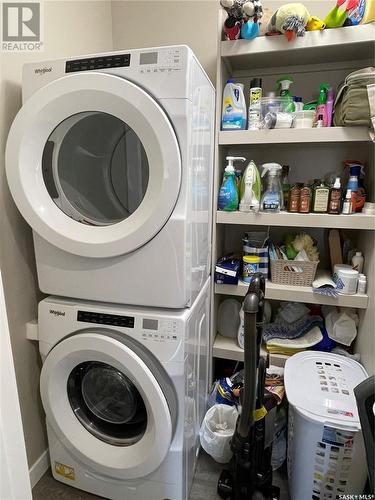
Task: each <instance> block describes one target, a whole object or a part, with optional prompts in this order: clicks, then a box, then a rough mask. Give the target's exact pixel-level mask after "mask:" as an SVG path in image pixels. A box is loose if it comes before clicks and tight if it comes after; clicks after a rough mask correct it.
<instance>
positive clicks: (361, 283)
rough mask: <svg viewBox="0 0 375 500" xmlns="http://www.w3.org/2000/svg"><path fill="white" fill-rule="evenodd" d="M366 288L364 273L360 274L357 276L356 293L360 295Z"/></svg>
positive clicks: (363, 293)
mask: <svg viewBox="0 0 375 500" xmlns="http://www.w3.org/2000/svg"><path fill="white" fill-rule="evenodd" d="M366 288H367V278H366V276H365V275H364V274H360V275H359V277H358V288H357V293H358V294H360V295H365V293H366Z"/></svg>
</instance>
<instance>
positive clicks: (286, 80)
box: [276, 75, 296, 113]
mask: <svg viewBox="0 0 375 500" xmlns="http://www.w3.org/2000/svg"><path fill="white" fill-rule="evenodd" d="M276 83H277V86H278V89H279V90H280V97H284V99H285V101H286V103H287V104H286V107H285V109H284V110H283V111H285V112H287V113H293V112H294V111H295V110H296V106H295V104H294V101H293V96H292V94H291V93H290V90H289V88H290V86H291V85H292V83H294V80H293V78H292V77H291V76H288V75H286V76H282V77H281V78H279V79H278V80H277V81H276Z"/></svg>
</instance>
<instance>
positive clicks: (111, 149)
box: [6, 46, 214, 308]
mask: <svg viewBox="0 0 375 500" xmlns="http://www.w3.org/2000/svg"><path fill="white" fill-rule="evenodd" d="M213 130H214V89H213V86H212V84H211V82H210V81H209V79H208V77H207V75H206V74H205V72H204V71H203V69H202V67H201V66H200V64H199V63H198V61H197V59H196V57H195V56H194V54H193V52H192V51H191V50H190V49H189V48H188V47H187V46H171V47H161V48H151V49H141V50H128V51H121V52H113V53H106V54H96V55H92V56H85V57H80V58H74V59H68V60H67V59H59V60H55V61H45V62H41V63H32V64H27V65H25V67H24V71H23V106H22V108H21V110H20V111H19V113H18V115H17V117H16V118H15V120H14V123H13V125H12V127H11V130H10V133H9V137H8V142H7V148H6V171H7V178H8V183H9V187H10V190H11V192H12V195H13V198H14V200H15V202H16V204H17V207H18V209H19V210H20V212H21V214H22V215H23V217H24V218H25V219H26V221H27V222H28V223H29V224H30V226H31V227H32V229H33V234H34V244H35V254H36V264H37V271H38V280H39V287H40V289H41V290H42V291H43V292H45V293H48V294H53V295H59V296H66V297H74V298H81V299H85V300H97V301H106V302H111V303H121V304H130V305H145V306H154V307H166V308H183V307H186V306H188V307H189V306H190V305H191V304H192V303H193V302H194V299H195V297H196V296H197V294H198V292H199V290H200V289H201V288H202V286H203V284H204V283H205V281H206V279H207V277H208V275H209V268H210V264H209V263H210V246H211V217H212V174H213V144H214V134H213ZM150 283H152V287H151V286H150Z"/></svg>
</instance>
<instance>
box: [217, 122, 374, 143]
mask: <svg viewBox="0 0 375 500" xmlns="http://www.w3.org/2000/svg"><path fill="white" fill-rule="evenodd" d="M369 141H370V135H369V131H368V129H367V128H366V127H324V128H288V129H271V130H268V129H264V130H221V131H220V132H219V145H220V146H236V145H243V146H251V145H253V144H285V143H287V144H293V143H326V142H369Z"/></svg>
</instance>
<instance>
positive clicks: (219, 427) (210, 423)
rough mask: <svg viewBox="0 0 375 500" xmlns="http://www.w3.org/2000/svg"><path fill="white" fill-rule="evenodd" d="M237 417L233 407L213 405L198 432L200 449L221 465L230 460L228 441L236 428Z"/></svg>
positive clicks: (230, 451)
mask: <svg viewBox="0 0 375 500" xmlns="http://www.w3.org/2000/svg"><path fill="white" fill-rule="evenodd" d="M237 416H238V411H237V409H236V407H235V406H228V405H214V406H213V407H212V408H210V409H209V410H208V411H207V413H206V415H205V417H204V419H203V422H202V426H201V429H200V432H199V437H200V441H201V445H202V448H203V449H204V451H206V452H207V453H208V454H209V455H211V457H212V458H213V459H214V460H215V461H216V462H219V463H221V464H224V463H227V462H229V461H230V460H231V458H232V455H233V453H232V450H231V449H230V440H231V438H232V436H233V434H234V430H235V428H236V421H237Z"/></svg>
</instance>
